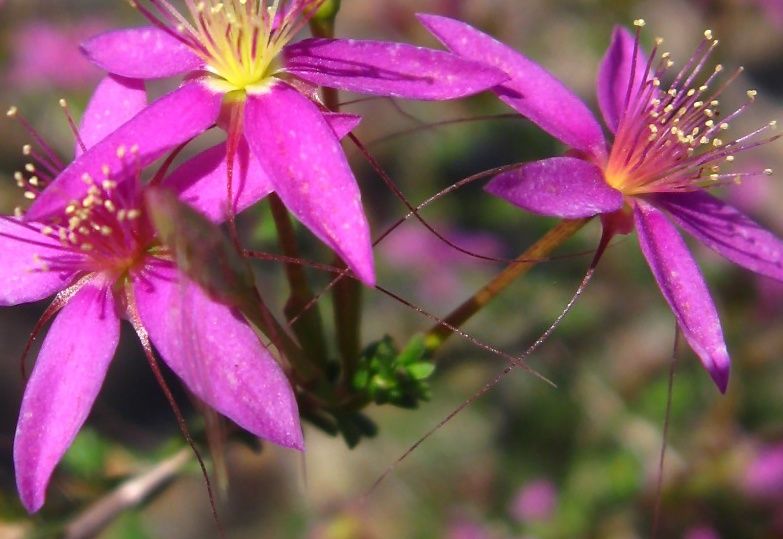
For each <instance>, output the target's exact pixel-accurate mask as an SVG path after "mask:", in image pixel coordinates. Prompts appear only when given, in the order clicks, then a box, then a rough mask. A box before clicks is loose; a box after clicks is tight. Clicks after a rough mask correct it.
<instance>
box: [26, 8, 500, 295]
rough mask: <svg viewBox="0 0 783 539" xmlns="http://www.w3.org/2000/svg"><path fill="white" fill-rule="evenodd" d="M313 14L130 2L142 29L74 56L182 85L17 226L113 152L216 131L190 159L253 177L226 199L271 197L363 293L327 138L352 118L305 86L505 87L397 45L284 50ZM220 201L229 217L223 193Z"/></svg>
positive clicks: (51, 207)
mask: <svg viewBox="0 0 783 539" xmlns="http://www.w3.org/2000/svg"><path fill="white" fill-rule="evenodd" d="M321 3H322V0H289V1H286V0H281V1H278V0H275V1H268V0H249V1H244V0H221V1H218V0H206V1H201V2H196V1H193V0H186V2H185V4H186V6H187V12H188V14H189V16H190V17H189V18H188V17H186V16H185V15H184V14H183V13H181V12H179V11H177V9H176V8H175V7H174V6H172V5H171V4H170V3H169V2H168V1H166V0H155V1H151V0H149V1H142V0H139V1H136V2H133V4H134V5H135V7H136V8H137V9H138V10H139V11H140V12H141V13H142V14H143V15H144V16H145V17H146V18H147V19H149V21H150V22H151V23H152V26H150V27H144V28H134V29H128V30H121V31H116V32H110V33H107V34H103V35H100V36H98V37H96V38H94V39H92V40H90V41H88V42H87V43H85V44H84V45H83V50H84V52H85V54H86V55H87V57H88V58H89V59H90V60H92V61H93V62H94V63H95V64H97V65H98V66H100V67H101V68H103V69H105V70H106V71H108V72H109V73H111V74H113V75H118V76H121V77H126V78H129V79H145V80H147V79H159V78H165V77H170V76H174V75H185V81H184V82H183V84H182V85H181V86H180V87H179V88H178V89H176V90H175V91H173V92H171V93H170V94H168V95H166V96H164V97H162V98H161V99H159V100H158V101H156V102H154V103H153V104H151V105H150V106H149V108H147V109H146V110H144V111H143V112H142V113H140V114H139V115H138V116H136V117H135V118H133V119H132V120H131V121H130V122H128V123H127V124H125V125H123V126H122V127H120V128H119V129H118V130H117V131H116V132H114V133H113V134H111V135H110V136H108V137H107V138H106V139H105V140H104V141H103V142H101V143H100V144H98V145H97V146H96V147H95V148H93V149H92V150H91V151H89V152H86V153H85V154H84V155H82V156H81V157H80V158H79V159H77V160H76V161H75V162H74V163H73V164H72V165H71V166H70V167H68V169H67V170H66V171H65V172H64V173H63V174H62V175H61V176H60V178H58V180H57V182H55V184H53V189H52V190H50V191H49V192H47V193H46V195H44V196H41V197H40V198H39V199H38V200H37V201H36V202H35V204H33V206H32V207H31V208H30V210H29V214H28V215H29V217H30V218H34V219H39V218H41V217H45V216H47V215H49V214H50V213H51V212H53V211H58V210H59V209H61V208H62V207H63V206H64V204H65V203H66V202H67V200H70V198H71V192H72V190H73V189H78V186H79V182H80V177H81V176H82V175H83V174H84V173H85V172H86V173H89V174H97V172H98V171H99V170H100V169H101V167H104V166H109V168H110V169H113V168H114V167H115V166H116V159H115V157H114V156H113V153H114V150H115V149H116V148H117V147H119V146H126V147H130V146H131V145H136V146H138V148H139V159H140V160H141V163H142V165H146V164H147V163H149V162H151V161H153V160H155V159H157V158H158V157H160V156H161V155H163V154H164V153H165V152H166V151H168V150H171V149H172V148H175V147H176V146H178V145H180V144H181V143H183V142H185V141H187V140H190V139H191V138H193V137H194V136H196V135H198V134H200V133H202V132H204V131H205V130H207V129H209V128H210V127H212V126H213V125H215V124H218V125H221V126H222V127H224V128H225V129H226V130H227V132H228V143H227V145H226V146H223V147H222V149H213V151H212V154H211V155H210V156H208V157H206V158H203V157H202V158H203V159H207V161H209V162H210V163H212V164H215V161H214V160H215V158H216V157H218V158H219V156H220V154H223V155H224V156H225V155H226V154H229V155H231V157H228V158H226V159H227V162H228V163H229V165H231V166H230V167H227V169H228V170H231V169H232V167H233V165H234V158H236V159H239V160H241V161H242V162H244V163H246V164H247V165H248V166H249V167H250V168H253V169H255V170H257V172H258V173H257V174H253V175H250V176H249V177H248V178H247V181H248V183H247V184H245V185H237V186H235V189H234V190H235V191H238V192H241V191H242V190H243V189H245V190H251V191H254V192H256V193H263V194H266V193H268V192H269V191H270V190H274V191H275V192H276V193H277V195H279V196H280V198H281V199H282V201H283V202H284V204H285V205H286V206H287V207H288V209H289V210H290V211H291V212H292V213H293V214H294V215H295V216H296V217H297V218H298V219H299V220H300V221H301V222H302V223H303V224H304V225H305V226H307V228H309V229H310V230H311V231H312V232H313V233H314V234H315V235H316V236H317V237H318V238H320V239H321V240H322V241H323V242H324V243H326V244H327V245H328V246H329V247H330V248H332V249H333V250H334V251H335V252H336V253H338V254H339V255H340V256H341V257H342V258H343V260H345V262H346V263H347V264H348V266H349V267H350V268H351V269H352V270H353V271H354V273H355V274H356V275H357V276H358V277H359V278H360V279H361V280H362V281H364V282H365V283H368V284H372V283H374V281H375V272H374V265H373V258H372V249H371V243H370V234H369V226H368V223H367V219H366V217H365V215H364V212H363V209H362V203H361V197H360V192H359V188H358V186H357V184H356V180H355V178H354V176H353V173H352V172H351V169H350V167H349V165H348V161H347V159H346V157H345V154H344V153H343V150H342V148H341V146H340V143H339V140H338V139H339V137H340V135H341V134H342V135H344V134H345V133H347V132H349V131H350V130H351V129H352V128H353V127H355V124H356V122H357V120H358V117H355V116H351V115H333V114H330V113H329V112H328V111H326V110H325V108H324V107H323V106H321V105H320V104H319V103H318V100H317V97H316V96H317V88H318V86H327V87H331V88H337V89H341V90H347V91H353V92H362V93H366V94H374V95H383V96H395V97H403V98H411V99H428V100H441V99H452V98H456V97H462V96H466V95H470V94H474V93H477V92H480V91H482V90H485V89H487V88H489V87H492V86H494V85H496V84H498V83H500V82H502V81H503V80H506V78H507V77H506V75H505V74H503V73H502V72H500V71H499V70H497V69H495V68H492V67H489V66H486V65H483V64H480V63H477V62H473V61H469V60H465V59H462V58H460V57H459V56H457V55H454V54H451V53H448V52H445V51H435V50H431V49H424V48H418V47H413V46H410V45H404V44H401V43H386V42H378V41H355V40H344V39H305V40H302V41H299V42H297V43H291V41H292V40H293V39H294V37H295V36H296V34H297V33H298V32H299V31H300V30H302V29H303V27H304V26H306V24H307V21H308V19H309V18H310V17H311V16H312V15H313V13H314V12H315V10H316V9H317V8H318V6H319V5H320V4H321ZM108 106H110V107H111V106H120V104H119V103H115V104H109V105H108ZM193 172H195V173H198V172H199V171H198V166H194V167H193V169H192V170H191V173H193ZM224 198H225V200H226V204H225V207H226V209H228V198H229V197H228V191H227V190H226V195H225V196H224ZM255 200H257V199H255ZM255 200H252V201H250V202H251V203H252V202H255ZM232 203H233V204H237V201H236V200H234V201H232ZM234 209H235V210H238V209H241V208H234Z"/></svg>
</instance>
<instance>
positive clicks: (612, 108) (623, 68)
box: [598, 26, 647, 133]
mask: <svg viewBox="0 0 783 539" xmlns="http://www.w3.org/2000/svg"><path fill="white" fill-rule="evenodd" d="M635 43H636V38H635V37H634V35H633V34H631V32H629V31H628V30H626V29H625V28H623V27H622V26H616V27H615V29H614V32H612V42H611V44H610V45H609V48H608V49H607V50H606V54H605V55H604V59H603V61H602V62H601V69H600V71H599V73H598V104H599V105H600V106H601V112H602V113H603V116H604V121H605V122H606V125H607V126H609V129H611V130H612V133H614V132H615V131H617V126H618V124H619V123H620V117H621V116H622V115H623V112H624V111H625V103H626V95H628V86H629V85H630V84H631V76H632V75H633V90H632V91H636V90H638V88H639V87H640V86H641V85H642V82H644V80H645V79H646V76H647V74H646V70H647V56H646V55H645V53H644V51H643V50H642V48H641V47H638V48H637V50H636V61H635V62H634V59H633V58H634V46H635V45H634V44H635ZM632 68H633V69H632ZM633 95H634V94H633V93H632V94H631V97H633Z"/></svg>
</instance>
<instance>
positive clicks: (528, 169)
mask: <svg viewBox="0 0 783 539" xmlns="http://www.w3.org/2000/svg"><path fill="white" fill-rule="evenodd" d="M485 189H486V191H487V192H489V193H492V194H493V195H495V196H499V197H500V198H504V199H506V200H508V201H509V202H511V203H512V204H514V205H516V206H519V207H520V208H522V209H525V210H527V211H530V212H533V213H538V214H540V215H550V216H553V217H563V218H565V219H576V218H579V217H590V216H593V215H597V214H599V213H607V212H613V211H616V210H619V209H620V208H621V207H622V206H623V195H622V193H620V191H617V190H616V189H613V188H611V187H610V186H609V185H608V184H607V183H606V181H605V180H604V175H603V173H602V172H601V169H600V168H598V167H597V166H595V165H593V164H592V163H588V162H587V161H585V160H583V159H577V158H575V157H555V158H552V159H545V160H543V161H535V162H533V163H527V164H525V165H522V166H520V167H519V168H517V169H514V170H510V171H508V172H504V173H502V174H499V175H498V176H495V178H494V179H493V180H492V181H491V182H489V184H487V186H486V188H485Z"/></svg>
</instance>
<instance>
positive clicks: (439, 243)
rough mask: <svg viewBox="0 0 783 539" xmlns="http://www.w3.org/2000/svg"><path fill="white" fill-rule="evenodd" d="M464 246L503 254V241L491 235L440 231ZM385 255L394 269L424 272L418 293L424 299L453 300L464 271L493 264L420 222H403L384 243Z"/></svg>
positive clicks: (381, 245) (421, 274)
mask: <svg viewBox="0 0 783 539" xmlns="http://www.w3.org/2000/svg"><path fill="white" fill-rule="evenodd" d="M439 231H440V232H442V233H443V235H444V236H445V237H447V238H449V240H450V241H452V242H453V243H455V244H456V245H458V246H460V247H461V248H463V249H465V250H467V251H470V252H473V253H477V254H481V255H483V256H488V257H494V258H497V257H500V256H501V252H502V248H501V244H500V242H499V241H498V240H497V238H495V237H494V236H492V235H490V234H481V233H475V232H472V233H467V232H464V231H459V230H454V229H452V230H448V229H445V230H443V229H442V230H439ZM380 252H381V255H382V256H383V257H384V258H385V260H386V262H387V263H388V264H389V266H391V267H392V268H394V269H397V270H406V271H408V272H410V273H415V274H417V275H420V276H421V278H420V279H419V281H418V283H417V285H416V286H417V290H416V292H417V295H418V296H419V297H421V298H422V299H424V300H429V301H446V300H451V299H453V298H454V297H455V295H458V294H459V291H460V290H461V287H462V285H461V281H460V275H459V273H460V271H469V270H479V269H480V268H481V267H482V266H483V267H489V265H488V263H487V262H486V261H482V260H480V259H478V258H473V257H471V256H469V255H466V254H464V253H461V252H459V251H457V250H456V249H454V248H453V247H451V246H450V245H448V244H446V243H445V242H443V240H441V239H439V238H438V237H436V236H435V235H434V234H433V233H432V232H430V231H429V230H427V229H425V228H423V227H422V226H421V225H419V224H418V223H417V224H406V225H402V226H401V227H400V228H399V229H397V230H396V231H394V233H392V234H391V235H390V236H389V237H388V238H387V239H386V240H384V242H383V243H381V244H380Z"/></svg>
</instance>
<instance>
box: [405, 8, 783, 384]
mask: <svg viewBox="0 0 783 539" xmlns="http://www.w3.org/2000/svg"><path fill="white" fill-rule="evenodd" d="M420 20H421V21H422V22H423V24H424V25H425V26H426V27H427V28H428V29H429V30H430V31H431V32H432V33H433V34H435V35H436V36H437V37H438V39H440V40H441V42H443V43H444V44H445V45H446V46H447V47H448V48H450V49H451V50H452V51H453V52H455V53H457V54H459V55H462V56H464V57H466V58H469V59H472V60H476V61H481V62H485V63H487V64H488V65H491V66H495V67H498V68H500V69H502V70H503V71H505V72H506V73H507V74H508V75H509V77H510V80H509V81H508V82H506V83H504V84H502V85H500V86H498V87H497V88H495V89H494V90H493V91H494V92H495V94H496V95H498V97H500V99H501V100H502V101H504V102H505V103H506V104H508V105H509V106H511V107H513V108H514V109H515V110H517V111H518V112H519V113H520V114H522V115H523V116H525V117H527V118H529V119H530V120H531V121H533V122H535V123H536V124H537V125H538V126H539V127H541V128H542V129H544V130H545V131H546V132H548V133H550V134H551V135H553V136H555V137H556V138H558V139H559V140H561V141H562V142H564V143H565V144H567V145H568V146H570V147H571V148H572V150H571V151H570V152H569V154H568V156H564V157H556V158H553V159H545V160H542V161H536V162H533V163H527V164H524V165H522V166H520V167H519V168H518V169H515V170H513V171H510V172H506V173H503V174H501V175H499V176H497V177H495V178H494V179H493V180H492V181H491V182H490V184H489V185H488V186H487V191H489V192H490V193H492V194H495V195H497V196H499V197H502V198H504V199H506V200H508V201H509V202H511V203H513V204H515V205H517V206H519V207H521V208H523V209H526V210H528V211H532V212H535V213H538V214H541V215H549V216H555V217H562V218H569V219H572V218H580V217H589V216H593V215H599V214H600V215H601V216H602V218H603V222H604V227H605V232H606V234H607V236H611V235H612V234H615V233H627V232H630V231H631V230H633V228H634V227H635V228H636V232H637V235H638V237H639V243H640V245H641V248H642V252H643V254H644V256H645V258H646V259H647V263H648V264H649V266H650V269H651V270H652V273H653V275H654V276H655V279H656V281H657V282H658V286H659V287H660V289H661V292H662V293H663V296H664V297H665V298H666V301H667V302H668V303H669V305H670V307H671V309H672V311H673V313H674V315H675V317H676V318H677V322H678V324H679V326H680V328H681V330H682V333H683V335H684V337H685V339H686V340H687V341H688V343H689V344H690V346H691V348H693V350H694V351H695V352H696V354H697V355H698V356H699V358H700V359H701V361H702V363H703V364H704V367H705V368H706V369H707V371H708V372H709V373H710V375H711V376H712V378H713V380H714V381H715V383H716V384H717V386H718V388H719V389H720V390H721V391H725V390H726V386H727V384H728V378H729V367H730V362H729V355H728V352H727V350H726V345H725V343H724V339H723V331H722V329H721V325H720V321H719V319H718V314H717V312H716V309H715V306H714V304H713V301H712V298H711V297H710V294H709V291H708V290H707V286H706V284H705V282H704V278H703V277H702V274H701V272H700V271H699V268H698V267H697V266H696V263H695V261H694V260H693V257H692V256H691V254H690V252H689V251H688V248H687V247H686V245H685V242H684V241H683V239H682V237H681V236H680V234H679V233H678V232H677V230H676V229H675V227H674V224H676V225H678V226H680V227H681V228H683V229H684V230H685V231H686V232H688V233H689V234H691V235H692V236H694V237H695V238H696V239H698V240H699V241H701V242H702V243H704V244H705V245H706V246H708V247H709V248H711V249H713V250H715V251H717V252H718V253H720V254H721V255H723V256H724V257H726V258H728V259H729V260H731V261H732V262H734V263H736V264H739V265H740V266H743V267H745V268H748V269H750V270H751V271H754V272H756V273H759V274H762V275H767V276H769V277H772V278H774V279H777V280H783V242H781V240H780V239H778V238H777V237H775V236H774V235H773V234H771V233H770V232H769V231H767V230H765V229H764V228H762V227H761V226H760V225H758V224H757V223H755V222H753V221H752V220H751V219H750V218H748V217H747V216H745V215H744V214H742V213H740V212H739V211H738V210H737V209H735V208H733V207H732V206H729V205H728V204H726V203H725V202H723V201H721V200H719V199H717V198H715V197H713V196H712V195H711V194H709V193H708V189H709V188H711V187H715V186H720V185H724V184H726V183H729V182H734V181H736V180H737V179H738V178H740V176H741V175H740V174H737V173H727V172H722V170H721V167H722V166H723V165H724V164H727V163H730V162H732V161H733V160H734V156H735V155H736V154H737V153H739V152H743V151H745V150H748V149H751V148H754V147H756V146H758V145H759V144H763V143H765V142H768V141H769V140H770V139H767V140H759V137H758V135H759V134H760V133H762V132H763V131H765V130H767V129H769V128H772V127H774V122H772V123H771V124H770V125H768V126H765V127H763V128H761V129H759V130H757V131H755V132H753V133H751V134H749V135H746V136H743V137H740V138H738V139H736V140H727V139H724V138H723V137H724V134H725V133H726V130H727V129H728V128H729V123H730V122H731V121H732V120H734V119H735V118H736V117H737V116H738V115H739V114H741V113H742V112H743V111H744V110H745V108H746V107H747V106H748V105H749V103H747V104H746V105H743V106H742V107H741V108H740V109H738V110H737V111H735V112H734V113H732V114H729V115H728V116H726V117H720V116H719V115H718V111H717V107H718V105H719V103H718V101H719V97H720V95H721V93H722V92H723V90H724V89H725V88H726V86H727V84H728V83H721V84H718V81H717V80H716V79H718V77H719V75H720V73H721V72H722V71H723V68H722V66H716V67H715V69H714V70H713V71H712V72H711V73H708V74H707V75H706V76H705V77H700V74H701V73H702V72H703V71H704V68H705V65H706V63H707V60H708V58H709V55H710V53H711V51H712V50H713V48H714V46H715V45H716V44H717V41H714V40H713V39H712V35H711V32H709V31H707V32H705V37H704V40H703V41H702V43H701V45H700V46H699V47H698V49H697V50H696V52H695V54H694V55H693V57H692V58H691V59H690V60H689V61H688V62H687V63H686V65H685V67H684V68H683V69H682V70H681V71H679V73H678V74H677V75H676V76H675V77H674V79H673V82H672V83H671V85H669V86H668V87H666V86H664V83H663V81H662V78H663V75H664V74H665V72H666V71H667V70H668V69H669V68H671V67H672V65H673V63H672V61H671V60H670V58H669V55H668V54H667V53H664V54H662V55H660V57H658V55H657V46H658V45H659V44H660V42H658V43H657V44H656V50H654V51H653V52H652V53H651V54H650V55H646V54H645V53H644V52H643V50H642V48H641V47H640V45H639V39H638V33H637V35H636V36H634V35H633V34H631V33H630V32H629V31H628V30H626V29H623V28H620V27H618V28H616V29H615V31H614V33H613V36H612V42H611V44H610V46H609V49H608V50H607V52H606V55H605V56H604V59H603V62H602V64H601V68H600V71H599V74H598V102H599V105H600V108H601V112H602V113H603V117H604V120H605V122H606V125H607V127H608V128H609V130H610V131H611V132H612V134H613V135H614V140H613V142H612V143H611V144H607V142H606V139H605V138H604V134H603V131H602V129H601V126H600V124H599V123H598V121H597V120H596V119H595V117H594V116H593V115H592V114H591V113H590V111H589V110H588V108H587V107H586V106H585V105H584V103H582V101H580V100H579V98H577V97H576V96H575V95H573V94H572V93H571V92H570V91H569V90H568V89H567V88H566V87H565V86H563V84H562V83H561V82H560V81H558V80H557V79H555V78H554V77H553V76H552V75H551V74H549V73H548V72H547V71H546V70H544V69H543V68H542V67H541V66H539V65H537V64H536V63H534V62H533V61H531V60H529V59H528V58H526V57H524V56H522V55H521V54H519V53H518V52H516V51H514V50H513V49H511V48H509V47H507V46H506V45H504V44H502V43H500V42H498V41H496V40H495V39H493V38H492V37H490V36H488V35H486V34H483V33H481V32H479V31H478V30H476V29H475V28H472V27H471V26H468V25H467V24H464V23H462V22H459V21H455V20H452V19H448V18H444V17H437V16H432V15H422V16H420ZM643 24H644V23H643V21H637V26H639V27H641V26H643ZM697 80H700V81H701V82H697ZM731 80H733V78H732V79H730V80H729V82H730V81H731ZM748 96H749V99H750V101H752V100H753V98H754V97H755V92H753V91H749V92H748ZM772 138H775V137H772ZM765 172H767V171H765ZM758 173H760V172H758ZM673 223H674V224H673Z"/></svg>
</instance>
